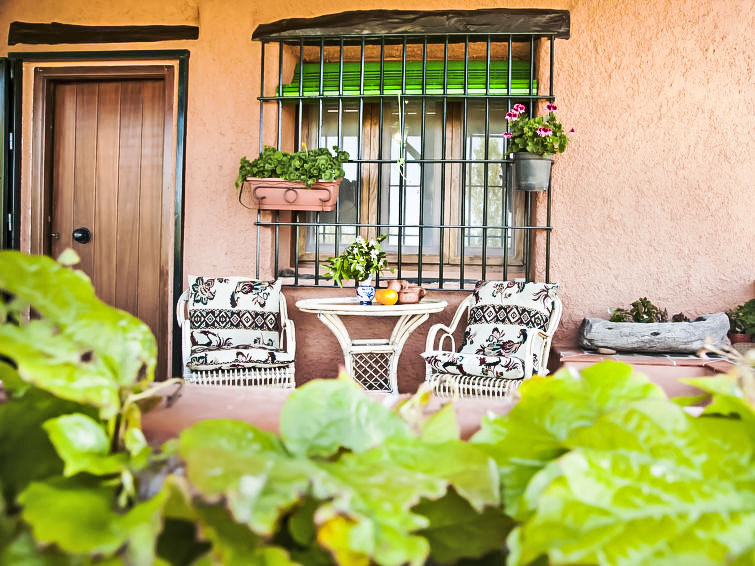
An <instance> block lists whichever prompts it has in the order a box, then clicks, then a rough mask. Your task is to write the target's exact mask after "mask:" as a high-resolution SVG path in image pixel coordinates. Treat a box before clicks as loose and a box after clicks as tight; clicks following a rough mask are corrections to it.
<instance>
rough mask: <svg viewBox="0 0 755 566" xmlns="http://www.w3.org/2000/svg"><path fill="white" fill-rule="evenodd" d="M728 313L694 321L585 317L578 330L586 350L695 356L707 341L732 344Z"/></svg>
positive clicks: (717, 344) (716, 343) (710, 315)
mask: <svg viewBox="0 0 755 566" xmlns="http://www.w3.org/2000/svg"><path fill="white" fill-rule="evenodd" d="M728 330H729V319H728V318H727V316H726V314H725V313H722V312H718V313H715V314H706V315H703V316H701V317H699V318H696V319H695V320H693V321H691V322H650V323H639V322H610V321H608V320H604V319H602V318H585V319H584V320H583V321H582V325H581V326H580V327H579V343H580V345H581V346H582V347H583V348H587V349H589V350H596V349H598V348H611V349H612V350H617V351H619V352H650V353H674V354H681V353H684V354H694V353H695V352H697V351H698V350H699V349H700V348H702V347H703V346H704V345H705V340H706V338H710V341H711V343H712V344H713V345H715V346H723V345H727V344H729V339H728V338H727V337H726V333H727V332H728Z"/></svg>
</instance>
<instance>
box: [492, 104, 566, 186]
mask: <svg viewBox="0 0 755 566" xmlns="http://www.w3.org/2000/svg"><path fill="white" fill-rule="evenodd" d="M545 109H546V110H547V111H548V116H545V117H543V116H537V117H534V118H529V117H528V116H527V113H526V112H525V111H524V110H525V108H524V105H523V104H514V107H513V108H512V109H511V110H510V111H509V112H507V113H506V120H508V121H509V130H510V131H508V132H505V133H504V134H503V137H504V138H506V139H507V140H509V147H508V152H509V153H513V154H514V188H515V189H519V190H522V191H545V190H547V189H548V187H549V186H550V179H551V167H552V165H553V154H555V153H561V152H563V151H564V150H565V149H566V146H567V144H568V143H569V138H568V137H567V136H566V133H564V128H563V126H562V125H561V124H560V123H559V121H558V120H557V119H556V114H555V112H556V110H557V108H556V105H555V104H551V103H548V104H546V106H545ZM571 131H572V132H573V131H574V130H573V129H572V130H571Z"/></svg>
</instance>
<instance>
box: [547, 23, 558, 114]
mask: <svg viewBox="0 0 755 566" xmlns="http://www.w3.org/2000/svg"><path fill="white" fill-rule="evenodd" d="M555 48H556V36H555V35H552V36H551V49H550V51H551V68H550V75H549V77H548V78H549V80H550V97H551V99H552V98H553V67H554V64H555V59H554V56H555V55H554V50H555Z"/></svg>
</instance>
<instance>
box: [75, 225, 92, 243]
mask: <svg viewBox="0 0 755 566" xmlns="http://www.w3.org/2000/svg"><path fill="white" fill-rule="evenodd" d="M73 239H74V240H76V241H77V242H78V243H80V244H86V243H87V242H89V240H91V239H92V233H91V232H90V231H89V228H76V230H74V231H73Z"/></svg>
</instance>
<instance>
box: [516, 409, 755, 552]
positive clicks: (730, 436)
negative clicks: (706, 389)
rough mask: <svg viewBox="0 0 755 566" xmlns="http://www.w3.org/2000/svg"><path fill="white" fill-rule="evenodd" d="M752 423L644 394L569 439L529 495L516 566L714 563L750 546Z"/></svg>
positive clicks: (754, 484)
mask: <svg viewBox="0 0 755 566" xmlns="http://www.w3.org/2000/svg"><path fill="white" fill-rule="evenodd" d="M748 427H749V425H748V423H745V422H743V421H737V420H729V419H711V418H693V417H690V416H688V415H687V414H686V413H685V412H684V410H683V409H682V408H680V407H678V406H676V405H674V404H673V403H669V402H668V401H665V400H661V399H646V400H642V401H637V402H634V403H630V404H628V405H627V406H625V407H623V408H619V409H616V410H615V411H613V412H609V413H606V414H604V415H603V416H601V417H599V418H598V419H597V420H596V422H595V423H594V424H593V426H591V427H589V428H582V429H580V430H578V431H575V433H574V434H573V435H572V438H570V439H569V440H568V442H567V444H568V445H569V448H571V451H570V452H569V453H568V454H565V455H563V456H561V457H560V458H559V459H558V460H555V461H553V462H551V463H550V464H549V465H548V466H547V467H546V468H545V469H543V470H542V471H541V472H539V473H538V474H537V475H536V476H535V477H534V478H533V480H532V482H531V483H530V485H529V487H528V489H527V493H526V495H525V497H526V499H527V500H528V504H529V505H530V506H531V507H532V508H534V509H535V512H534V514H533V515H532V516H531V517H530V518H529V519H528V520H527V521H525V522H524V523H523V524H522V525H521V526H520V527H518V529H517V530H515V531H514V532H512V535H511V537H510V539H509V543H510V548H511V550H512V555H511V557H510V559H509V564H511V565H512V566H513V565H518V564H529V563H530V562H531V561H532V560H534V559H535V558H537V557H538V556H541V555H543V554H545V555H547V556H548V559H549V564H552V565H557V564H597V565H600V566H603V565H606V566H607V565H615V566H625V565H626V566H628V565H635V564H654V565H655V564H663V565H669V566H670V565H672V564H695V565H696V566H697V565H708V564H710V565H714V564H724V563H729V562H730V561H733V560H734V559H736V558H737V557H740V556H742V555H745V554H747V553H752V552H753V548H754V547H755V540H754V539H753V537H752V533H753V532H755V472H753V470H754V469H755V466H754V465H753V464H755V444H754V443H753V441H752V437H751V435H750V433H749V431H748V430H747V429H748Z"/></svg>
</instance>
